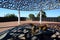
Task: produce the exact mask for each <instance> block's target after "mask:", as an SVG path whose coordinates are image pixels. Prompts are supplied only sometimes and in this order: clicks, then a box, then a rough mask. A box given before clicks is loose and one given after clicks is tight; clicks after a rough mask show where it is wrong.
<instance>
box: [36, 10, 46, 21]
mask: <svg viewBox="0 0 60 40" xmlns="http://www.w3.org/2000/svg"><path fill="white" fill-rule="evenodd" d="M41 12H42V18H46V17H47V16H46V13H45V12H44V11H42V10H41ZM37 18H38V20H39V19H40V12H39V13H38V15H37Z"/></svg>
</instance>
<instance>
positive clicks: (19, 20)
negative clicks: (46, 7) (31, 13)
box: [18, 10, 20, 25]
mask: <svg viewBox="0 0 60 40" xmlns="http://www.w3.org/2000/svg"><path fill="white" fill-rule="evenodd" d="M18 25H20V10H18Z"/></svg>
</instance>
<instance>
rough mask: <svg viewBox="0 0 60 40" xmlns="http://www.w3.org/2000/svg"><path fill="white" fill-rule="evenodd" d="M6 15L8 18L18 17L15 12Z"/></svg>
mask: <svg viewBox="0 0 60 40" xmlns="http://www.w3.org/2000/svg"><path fill="white" fill-rule="evenodd" d="M4 17H6V18H17V16H16V15H15V14H6V15H5V16H4Z"/></svg>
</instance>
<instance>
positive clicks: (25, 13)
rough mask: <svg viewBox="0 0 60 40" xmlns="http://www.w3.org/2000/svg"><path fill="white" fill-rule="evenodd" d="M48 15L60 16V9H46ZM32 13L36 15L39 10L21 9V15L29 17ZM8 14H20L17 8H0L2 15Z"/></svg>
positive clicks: (0, 14) (0, 15)
mask: <svg viewBox="0 0 60 40" xmlns="http://www.w3.org/2000/svg"><path fill="white" fill-rule="evenodd" d="M45 12H46V15H47V17H57V16H60V9H55V10H45ZM30 13H32V14H34V15H35V16H36V15H37V14H38V13H39V11H20V16H21V17H28V15H29V14H30ZM6 14H15V15H17V16H18V11H17V10H10V9H4V8H0V17H3V16H5V15H6Z"/></svg>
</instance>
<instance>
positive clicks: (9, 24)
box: [0, 21, 60, 32]
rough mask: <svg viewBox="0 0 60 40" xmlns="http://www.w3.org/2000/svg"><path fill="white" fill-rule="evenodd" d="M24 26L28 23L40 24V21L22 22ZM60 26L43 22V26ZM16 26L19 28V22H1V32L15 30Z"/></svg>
mask: <svg viewBox="0 0 60 40" xmlns="http://www.w3.org/2000/svg"><path fill="white" fill-rule="evenodd" d="M20 23H21V24H20V25H22V24H26V23H35V24H39V21H21V22H20ZM51 23H53V24H60V22H46V21H43V22H42V24H51ZM15 26H18V22H17V21H13V22H0V32H2V31H4V30H7V29H10V28H13V27H15Z"/></svg>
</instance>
